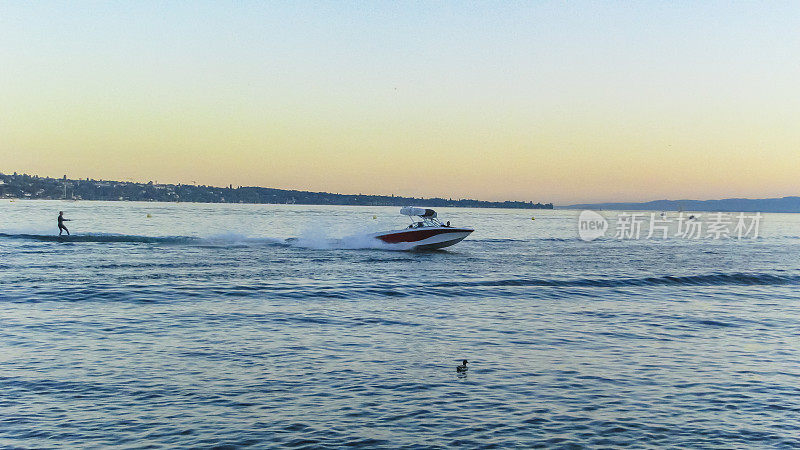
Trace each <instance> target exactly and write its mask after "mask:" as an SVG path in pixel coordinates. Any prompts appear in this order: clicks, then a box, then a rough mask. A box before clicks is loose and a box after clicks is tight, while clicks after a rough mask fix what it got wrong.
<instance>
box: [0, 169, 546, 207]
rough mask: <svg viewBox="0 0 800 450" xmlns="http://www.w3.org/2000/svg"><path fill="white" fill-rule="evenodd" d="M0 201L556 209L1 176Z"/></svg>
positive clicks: (518, 204)
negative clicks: (1, 199)
mask: <svg viewBox="0 0 800 450" xmlns="http://www.w3.org/2000/svg"><path fill="white" fill-rule="evenodd" d="M0 198H5V199H14V200H78V201H83V200H88V201H134V202H160V203H236V204H265V205H276V204H277V205H280V204H297V205H315V206H325V205H338V206H410V205H418V206H427V207H433V208H435V207H439V208H442V207H446V208H506V209H553V204H552V203H534V202H532V201H529V202H521V201H503V202H493V201H486V200H473V199H457V200H454V199H452V198H451V199H445V198H437V197H433V198H423V197H403V196H395V195H364V194H357V195H356V194H333V193H328V192H311V191H299V190H291V189H275V188H264V187H254V186H237V187H234V186H233V185H229V186H228V187H217V186H206V185H194V184H190V185H187V184H157V183H155V184H154V183H153V182H152V181H151V182H148V183H136V182H132V181H111V180H92V179H88V178H87V179H84V180H77V179H68V178H66V176H65V177H63V178H50V177H40V176H38V175H28V174H17V173H14V174H13V175H7V174H3V173H0Z"/></svg>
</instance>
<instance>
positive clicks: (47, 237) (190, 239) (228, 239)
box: [0, 233, 285, 245]
mask: <svg viewBox="0 0 800 450" xmlns="http://www.w3.org/2000/svg"><path fill="white" fill-rule="evenodd" d="M0 239H19V240H27V241H37V242H60V243H62V242H88V243H131V244H166V245H169V244H172V245H215V244H220V245H226V244H236V243H241V244H276V243H285V241H284V240H281V239H272V238H245V237H241V236H230V235H222V236H212V237H205V238H203V237H194V236H139V235H129V234H101V233H98V234H72V235H69V236H67V235H62V236H58V235H52V234H26V233H21V234H9V233H0Z"/></svg>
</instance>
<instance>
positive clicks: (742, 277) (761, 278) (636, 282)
mask: <svg viewBox="0 0 800 450" xmlns="http://www.w3.org/2000/svg"><path fill="white" fill-rule="evenodd" d="M795 284H800V275H772V274H758V273H716V274H708V275H688V276H672V275H666V276H661V277H643V278H574V279H545V278H538V279H537V278H533V279H531V278H528V279H525V278H509V279H501V280H486V281H465V282H446V283H438V284H435V285H433V287H506V286H510V287H514V286H521V287H524V286H542V287H549V286H552V287H627V286H726V285H732V286H763V285H795Z"/></svg>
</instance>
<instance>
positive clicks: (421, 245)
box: [371, 206, 475, 250]
mask: <svg viewBox="0 0 800 450" xmlns="http://www.w3.org/2000/svg"><path fill="white" fill-rule="evenodd" d="M400 214H402V215H404V216H409V217H410V218H411V225H409V226H408V227H407V228H405V229H402V230H394V231H383V232H380V233H374V234H372V235H371V236H372V237H374V238H375V239H378V240H380V241H382V242H384V243H386V244H392V245H393V246H395V245H396V246H397V247H399V248H402V249H403V250H432V249H437V248H443V247H449V246H451V245H454V244H458V243H459V242H461V241H462V240H463V239H464V238H465V237H467V236H469V235H470V233H472V232H473V231H475V230H473V229H472V228H456V227H451V226H450V222H447V225H444V224H442V222H439V220H438V219H437V218H436V211H434V210H432V209H428V208H417V207H413V206H405V207H403V208H400ZM414 217H417V218H418V220H416V221H415V220H414Z"/></svg>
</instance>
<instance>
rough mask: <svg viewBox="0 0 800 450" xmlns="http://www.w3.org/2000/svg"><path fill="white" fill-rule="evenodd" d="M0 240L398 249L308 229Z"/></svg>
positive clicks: (26, 236) (27, 235)
mask: <svg viewBox="0 0 800 450" xmlns="http://www.w3.org/2000/svg"><path fill="white" fill-rule="evenodd" d="M1 240H21V241H33V242H43V243H96V244H103V243H110V244H151V245H178V246H179V245H188V246H200V247H204V246H205V247H237V246H238V247H251V246H283V247H297V248H306V249H312V250H361V249H379V250H398V249H399V248H396V246H392V245H389V244H386V243H383V242H381V241H379V240H377V239H375V238H372V237H370V236H368V235H366V234H359V235H353V236H347V237H344V238H341V239H333V238H328V237H326V236H324V235H321V234H318V233H312V232H307V233H303V234H302V235H301V236H300V237H296V238H288V239H280V238H270V237H256V238H254V237H247V236H242V235H237V234H222V235H215V236H209V237H197V236H140V235H129V234H107V233H89V234H72V235H69V236H67V235H62V236H58V235H52V234H33V233H0V242H1Z"/></svg>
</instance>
